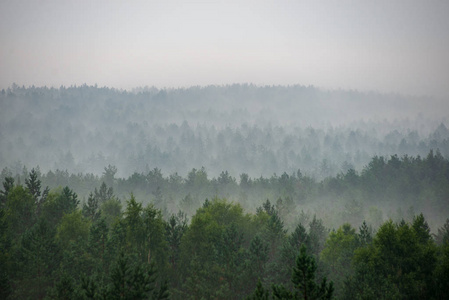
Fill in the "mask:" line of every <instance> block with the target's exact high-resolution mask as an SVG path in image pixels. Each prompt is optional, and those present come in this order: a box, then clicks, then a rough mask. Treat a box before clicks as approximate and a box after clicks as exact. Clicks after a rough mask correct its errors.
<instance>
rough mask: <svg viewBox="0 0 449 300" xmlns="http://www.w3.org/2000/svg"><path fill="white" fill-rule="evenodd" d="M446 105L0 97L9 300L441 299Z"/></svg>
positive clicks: (276, 93)
mask: <svg viewBox="0 0 449 300" xmlns="http://www.w3.org/2000/svg"><path fill="white" fill-rule="evenodd" d="M446 107H447V104H445V102H444V101H441V100H438V99H432V98H426V97H421V98H419V97H409V96H401V95H385V94H378V93H374V92H371V93H362V92H356V91H342V90H334V91H327V90H323V89H318V88H315V87H305V86H254V85H231V86H207V87H191V88H179V89H156V88H147V87H146V88H139V89H135V90H133V91H122V90H116V89H111V88H99V87H97V86H86V85H83V86H79V87H68V88H66V87H61V88H59V89H55V88H46V87H39V88H36V87H28V88H25V87H19V86H17V85H13V86H12V87H10V88H8V89H7V90H2V91H1V94H0V139H1V143H0V168H1V173H0V182H1V183H2V187H0V298H2V299H26V298H30V299H100V298H101V299H167V298H172V299H271V298H272V299H333V298H337V299H445V297H447V295H448V293H449V285H448V282H449V281H448V280H447V278H448V277H449V219H448V216H449V130H448V128H447V125H448V110H447V109H445V108H446Z"/></svg>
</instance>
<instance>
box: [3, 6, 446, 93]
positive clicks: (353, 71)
mask: <svg viewBox="0 0 449 300" xmlns="http://www.w3.org/2000/svg"><path fill="white" fill-rule="evenodd" d="M448 11H449V3H448V2H446V1H426V2H422V1H395V2H393V3H391V2H389V1H376V2H373V3H368V2H366V3H361V2H353V1H339V2H338V3H337V2H331V1H325V2H320V3H315V2H312V1H298V2H293V1H244V2H241V1H212V2H211V1H205V2H201V1H200V2H194V3H192V2H187V1H129V2H126V3H124V2H121V1H96V2H90V1H64V2H61V1H3V2H2V3H1V4H0V36H1V37H2V42H3V46H2V47H1V49H0V69H1V71H0V88H7V87H9V86H11V85H12V83H16V84H17V85H19V86H22V85H25V86H32V85H35V86H52V87H56V88H57V87H59V86H61V85H63V86H72V85H82V84H87V85H95V84H97V85H98V86H101V87H102V86H107V87H113V88H117V89H126V90H132V89H133V88H136V87H145V86H154V87H157V88H180V87H182V88H185V87H190V86H208V85H227V84H235V83H238V84H243V83H248V84H255V85H258V86H264V85H283V86H286V85H297V84H299V85H304V86H309V85H313V86H316V87H319V88H323V89H331V90H335V89H345V90H358V91H374V92H379V93H399V94H405V95H414V96H421V95H426V96H433V97H439V98H447V97H449V85H448V84H447V82H449V57H448V53H449V37H448V32H449V19H448V18H447V12H448Z"/></svg>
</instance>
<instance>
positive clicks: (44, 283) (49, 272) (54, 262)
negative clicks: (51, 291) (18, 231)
mask: <svg viewBox="0 0 449 300" xmlns="http://www.w3.org/2000/svg"><path fill="white" fill-rule="evenodd" d="M55 234H56V232H55V231H54V229H53V228H51V227H50V226H49V225H48V224H47V222H46V221H45V220H44V219H40V220H39V221H38V222H37V223H36V224H35V225H34V226H33V227H32V228H31V229H29V230H27V231H26V232H25V233H24V234H23V235H22V238H21V243H20V246H19V248H18V249H17V253H16V265H15V267H16V272H17V273H16V279H15V285H16V286H17V287H19V288H18V289H16V290H15V291H14V293H13V295H14V297H15V298H28V297H30V298H35V299H37V298H42V297H43V296H44V295H45V293H46V289H47V288H49V287H51V285H52V282H53V279H52V277H53V274H54V272H55V271H56V270H57V268H58V266H59V263H60V262H61V248H60V246H59V245H58V243H57V242H56V239H55Z"/></svg>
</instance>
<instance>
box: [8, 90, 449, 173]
mask: <svg viewBox="0 0 449 300" xmlns="http://www.w3.org/2000/svg"><path fill="white" fill-rule="evenodd" d="M0 107H1V110H0V128H1V131H0V134H1V139H2V143H1V144H0V167H1V168H4V167H8V168H10V169H12V170H14V172H17V173H18V172H19V171H20V169H21V168H22V167H23V165H26V166H28V167H31V166H37V165H39V166H40V168H41V170H43V171H48V170H56V169H59V170H67V171H69V172H71V173H78V172H83V173H93V174H96V175H100V174H101V173H102V171H103V168H104V167H105V166H108V165H113V166H116V167H117V169H118V173H117V174H118V175H120V176H129V175H130V174H132V173H134V172H145V173H147V172H149V171H150V170H152V169H154V168H159V169H161V170H162V172H163V173H164V174H171V173H174V172H177V173H178V174H180V175H183V176H185V175H186V174H187V173H188V172H189V171H190V170H191V169H192V168H196V169H199V168H201V167H205V169H206V170H207V172H208V174H210V175H211V176H214V177H215V176H218V175H219V174H220V173H221V172H222V171H228V172H229V173H230V174H231V175H232V176H234V177H237V176H239V174H241V173H247V174H249V175H250V176H251V177H259V176H271V175H273V174H274V173H276V174H281V173H283V172H287V173H292V172H296V170H297V169H298V168H301V170H302V172H303V173H304V174H307V175H309V176H312V177H315V178H317V179H322V178H325V177H327V176H335V175H337V174H338V173H340V172H343V173H344V172H346V171H347V170H348V169H351V168H353V169H355V170H357V171H361V170H362V169H363V167H364V166H365V165H366V164H367V163H368V162H369V161H370V159H371V158H372V157H373V156H375V155H377V156H385V157H388V156H389V155H394V154H397V155H399V156H401V155H404V154H408V155H413V156H417V155H420V156H425V155H427V153H428V152H429V150H431V149H434V150H437V149H438V150H439V151H440V153H441V154H442V155H443V157H446V158H447V157H448V156H449V142H448V140H449V130H448V129H447V126H446V125H447V113H446V111H447V109H445V108H447V105H446V104H445V103H444V101H441V100H438V99H432V98H418V97H407V96H400V95H383V94H377V93H362V92H356V91H342V90H335V91H326V90H322V89H318V88H315V87H310V86H309V87H305V86H288V87H283V86H261V87H259V86H254V85H231V86H207V87H191V88H180V89H156V88H141V89H135V90H134V91H130V92H127V91H120V90H115V89H110V88H99V87H96V86H85V85H84V86H80V87H68V88H66V87H60V88H59V89H54V88H46V87H43V88H36V87H29V88H24V87H18V86H16V85H13V86H12V87H11V88H9V89H7V90H3V91H2V93H1V95H0Z"/></svg>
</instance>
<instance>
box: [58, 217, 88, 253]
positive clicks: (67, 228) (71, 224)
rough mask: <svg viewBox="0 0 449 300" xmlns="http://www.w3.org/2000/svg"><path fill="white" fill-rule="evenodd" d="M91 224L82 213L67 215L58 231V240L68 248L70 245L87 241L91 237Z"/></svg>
mask: <svg viewBox="0 0 449 300" xmlns="http://www.w3.org/2000/svg"><path fill="white" fill-rule="evenodd" d="M89 227H90V224H89V222H88V221H87V220H86V219H84V218H83V215H82V213H81V211H79V210H76V211H74V212H72V213H69V214H65V215H64V216H63V217H62V219H61V222H60V224H59V225H58V227H57V229H56V239H57V240H58V242H60V243H61V244H62V246H63V247H64V248H66V247H67V246H68V245H69V243H76V242H79V241H83V242H84V243H85V242H86V241H87V237H88V235H89Z"/></svg>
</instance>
